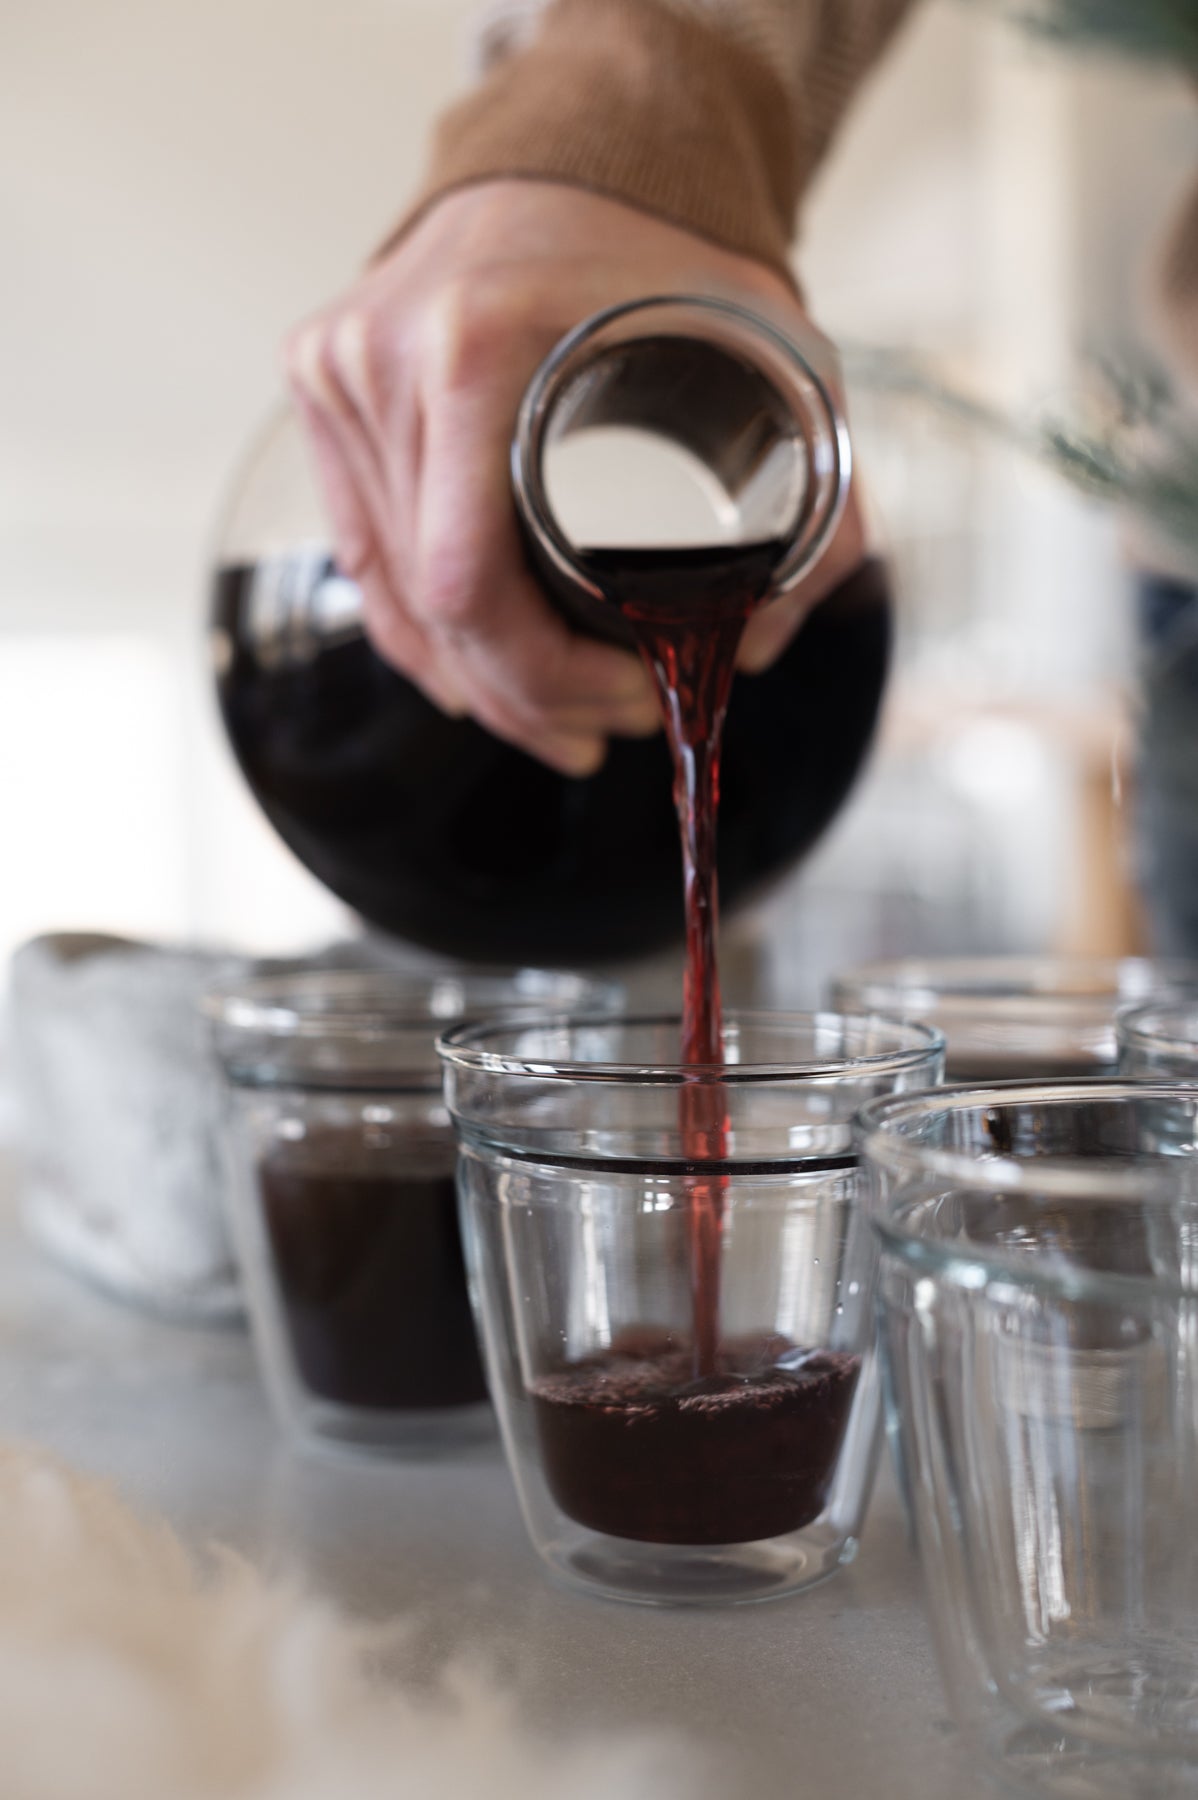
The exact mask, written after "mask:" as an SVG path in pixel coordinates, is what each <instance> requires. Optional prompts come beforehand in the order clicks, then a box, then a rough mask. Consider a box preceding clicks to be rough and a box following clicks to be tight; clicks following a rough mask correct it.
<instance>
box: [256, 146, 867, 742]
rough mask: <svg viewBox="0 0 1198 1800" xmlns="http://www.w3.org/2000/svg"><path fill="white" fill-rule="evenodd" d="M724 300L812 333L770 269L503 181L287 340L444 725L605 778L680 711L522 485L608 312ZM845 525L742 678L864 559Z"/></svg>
mask: <svg viewBox="0 0 1198 1800" xmlns="http://www.w3.org/2000/svg"><path fill="white" fill-rule="evenodd" d="M711 292H716V293H719V294H722V295H724V296H726V297H731V298H737V299H741V300H742V301H743V302H744V304H746V305H747V306H750V307H752V306H754V305H757V306H758V307H759V308H760V307H763V306H764V307H768V308H769V310H770V312H771V314H772V316H773V317H775V318H777V319H780V321H781V322H782V323H783V325H785V323H786V321H787V317H788V315H789V316H790V317H792V318H793V321H794V324H795V326H796V327H799V328H802V329H806V330H809V329H810V324H809V321H808V320H807V318H806V315H805V314H804V312H803V310H802V308H801V306H800V304H799V302H798V300H797V298H796V297H795V295H794V293H793V291H792V290H791V289H790V288H789V287H788V285H787V284H786V282H785V281H784V280H783V278H782V277H781V276H780V275H778V274H776V273H775V272H774V271H772V270H770V269H768V268H767V267H765V265H763V264H760V263H757V262H753V261H750V260H748V259H746V258H744V257H741V256H737V255H733V254H732V253H731V252H729V251H725V250H721V249H719V248H718V247H716V246H715V245H712V244H709V243H707V242H706V241H705V240H703V239H701V238H699V237H696V236H695V235H693V234H692V233H690V232H688V231H683V230H680V229H679V228H678V227H676V226H673V225H669V224H665V223H663V222H662V221H661V220H658V219H655V218H652V217H650V216H649V215H648V214H645V213H642V212H640V211H638V210H636V209H634V208H632V207H628V206H624V205H622V204H620V203H619V202H618V201H614V200H608V199H604V198H602V197H600V196H598V195H595V194H589V193H587V192H585V191H584V190H582V189H579V188H574V187H569V186H565V185H563V184H560V183H554V182H541V181H535V182H534V181H512V180H508V181H492V182H486V183H484V184H481V185H479V186H476V187H471V188H467V189H462V190H460V191H458V192H456V193H452V194H450V195H448V196H446V198H444V199H443V200H440V201H439V202H438V203H437V204H436V205H435V206H434V207H433V208H432V210H431V211H430V212H429V213H428V214H427V215H426V216H425V217H424V218H423V219H421V220H420V221H419V222H418V223H417V225H416V226H415V227H414V228H413V229H412V230H411V231H410V232H409V233H408V234H407V235H406V236H405V237H404V238H403V239H402V240H401V241H400V243H399V244H398V245H397V247H396V248H395V249H394V250H392V251H391V252H389V253H388V254H387V255H386V256H385V257H384V258H383V259H382V260H381V261H380V262H378V263H377V264H376V265H375V266H374V267H373V268H371V269H370V270H369V271H368V272H367V273H366V274H365V275H363V276H362V277H361V278H360V279H359V280H358V281H357V282H356V283H355V284H354V286H353V287H352V288H351V289H350V290H349V292H348V293H347V294H345V295H344V296H343V297H342V298H341V299H339V300H337V301H335V302H334V303H333V304H332V305H331V306H328V307H326V308H325V309H324V310H323V311H322V312H320V313H319V314H317V315H316V316H315V317H314V318H313V319H311V320H309V321H308V322H307V323H305V324H304V325H302V326H300V327H299V328H298V329H297V330H296V331H295V332H294V333H293V334H292V336H291V338H290V340H289V343H288V346H287V366H288V373H289V376H290V379H291V384H292V388H293V391H294V394H295V398H296V401H297V403H298V406H299V409H300V412H301V415H302V418H303V420H304V423H305V425H306V428H307V432H308V435H309V438H310V441H311V445H312V448H313V451H314V453H315V458H316V463H317V469H318V473H319V476H320V481H321V485H322V487H323V490H324V495H325V500H326V503H327V505H328V508H329V514H330V519H331V523H332V529H333V547H334V551H335V554H336V557H337V561H338V563H339V564H340V566H341V568H342V569H343V570H344V571H345V573H346V574H347V575H349V576H350V577H351V578H352V579H354V580H356V581H357V582H358V583H359V585H360V587H361V590H362V595H363V604H364V609H365V622H366V629H367V631H368V633H369V635H370V638H371V640H372V642H373V643H374V645H375V647H376V649H377V650H378V651H379V653H380V654H381V655H382V656H384V657H385V658H386V659H387V660H388V661H389V662H391V663H393V664H394V665H395V667H396V668H398V669H400V670H402V671H403V673H404V674H405V675H407V676H408V677H409V678H410V679H411V680H413V681H415V682H416V683H417V684H418V685H419V686H420V687H421V688H422V689H423V690H424V691H425V693H426V694H428V695H429V697H430V698H431V699H432V700H433V701H434V702H435V703H436V704H437V705H438V706H440V707H441V708H442V709H443V710H444V711H445V712H448V713H451V714H466V713H469V714H471V715H473V717H475V718H476V719H477V720H478V721H479V722H480V723H481V724H482V725H484V726H486V727H487V729H488V730H490V731H492V732H494V733H496V734H497V735H498V736H499V737H502V738H505V739H507V740H508V741H509V742H510V743H513V744H517V745H519V746H520V747H521V748H522V749H525V750H527V751H529V752H531V753H532V754H533V755H534V756H538V757H540V758H541V759H542V760H543V761H544V762H546V763H548V764H550V765H551V766H552V767H554V768H556V769H560V770H562V771H564V772H565V773H567V774H571V775H585V774H590V773H591V772H592V771H593V770H594V769H596V768H597V767H598V766H599V764H600V763H601V761H602V759H603V755H604V750H605V745H606V740H607V737H608V736H609V735H610V734H612V733H617V734H647V733H650V732H652V731H654V730H656V729H657V726H658V723H659V719H658V713H657V706H656V702H655V699H654V696H653V692H652V688H651V684H650V681H649V678H648V675H647V673H646V671H645V669H644V668H643V666H642V664H641V663H640V661H639V659H638V658H637V657H636V656H634V655H633V654H631V653H629V652H625V651H623V650H620V649H618V648H614V647H612V646H610V645H607V644H600V643H596V642H593V641H592V640H591V639H589V638H586V637H582V636H580V635H579V634H577V633H576V632H574V631H572V630H571V629H570V627H569V626H568V625H566V624H565V622H564V621H563V620H562V619H561V618H560V617H559V615H558V614H557V612H556V611H555V610H554V609H553V608H552V607H551V606H550V604H549V603H548V601H547V600H546V599H545V597H544V595H543V594H542V593H541V591H540V589H539V587H538V586H537V584H536V582H535V580H534V579H533V577H532V576H531V575H530V573H529V571H528V569H527V567H526V565H525V561H524V556H523V551H522V548H521V543H520V537H519V532H518V528H517V525H516V519H515V513H514V510H513V505H512V498H511V493H510V488H509V476H508V446H509V442H510V439H511V435H512V429H513V426H514V423H515V418H516V412H517V410H518V407H519V404H520V399H521V396H522V395H523V392H524V389H525V387H526V386H527V384H528V381H529V379H530V377H531V376H532V374H533V372H534V370H535V369H536V368H537V365H538V364H539V363H540V362H541V361H542V359H543V358H544V356H545V355H546V353H547V352H548V351H549V350H550V349H552V347H553V345H554V344H555V343H556V342H557V340H558V339H559V338H560V337H561V336H562V335H563V333H564V332H566V331H568V330H570V329H571V328H572V327H573V326H575V325H577V324H579V323H580V322H581V321H582V320H583V319H584V318H586V317H587V316H588V315H589V314H591V313H594V312H598V311H599V310H600V309H601V308H603V307H606V306H611V305H614V304H616V303H618V302H620V301H623V300H631V299H637V298H641V297H644V296H647V295H650V294H654V293H711ZM846 527H847V528H846V529H842V532H841V535H840V539H839V541H838V542H837V543H836V544H834V545H833V546H832V547H831V549H830V550H829V552H828V555H827V556H826V557H825V558H824V560H823V562H822V563H821V564H820V565H819V568H818V569H817V570H816V571H815V572H814V576H813V581H812V583H808V584H804V588H803V589H802V590H801V592H800V593H799V594H797V595H792V596H788V597H787V598H786V599H784V600H779V601H777V602H775V603H773V604H771V605H769V606H766V607H764V608H762V609H761V611H760V612H759V613H758V614H757V615H756V616H755V617H754V618H753V619H752V620H751V621H750V625H749V628H748V630H747V631H746V634H745V638H744V642H743V645H742V652H741V665H742V667H744V668H745V669H748V670H756V669H761V668H764V667H766V666H767V665H768V663H770V662H772V661H773V659H774V657H776V656H777V655H778V654H779V653H780V651H781V650H782V649H783V647H784V646H785V644H786V643H787V642H788V641H789V639H790V637H791V636H792V635H793V634H794V632H795V630H797V628H798V625H799V623H800V622H801V619H802V617H803V616H804V614H805V613H806V612H807V610H808V609H809V608H810V607H811V606H812V605H813V604H814V603H815V601H816V600H817V599H818V598H820V596H821V595H822V594H823V593H824V592H826V591H827V589H828V588H829V587H830V586H831V585H832V583H833V582H834V581H835V580H836V579H837V578H838V577H839V575H841V574H843V573H845V572H846V570H847V569H848V568H850V567H851V566H852V565H853V563H854V562H855V561H856V560H859V556H860V547H859V527H858V523H857V521H856V519H855V518H854V517H850V518H849V519H848V520H847V521H846ZM816 584H818V585H816Z"/></svg>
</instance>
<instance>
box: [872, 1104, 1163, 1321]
mask: <svg viewBox="0 0 1198 1800" xmlns="http://www.w3.org/2000/svg"><path fill="white" fill-rule="evenodd" d="M1122 1099H1135V1100H1154V1099H1155V1100H1169V1101H1181V1102H1183V1103H1185V1104H1186V1105H1188V1106H1190V1107H1191V1108H1192V1109H1193V1114H1194V1120H1195V1125H1196V1127H1198V1086H1191V1085H1189V1084H1188V1083H1184V1082H1175V1081H1161V1082H1153V1081H1133V1080H1122V1079H1111V1080H1094V1079H1090V1080H1085V1079H1082V1080H1072V1079H1065V1080H1049V1081H996V1082H993V1083H990V1084H988V1085H987V1086H985V1087H976V1086H972V1085H961V1086H955V1087H943V1088H936V1089H931V1090H929V1091H928V1092H926V1093H922V1094H914V1093H913V1094H895V1095H889V1094H888V1095H884V1096H882V1097H881V1098H879V1099H877V1100H872V1101H870V1102H868V1104H867V1105H865V1106H863V1107H862V1108H861V1110H860V1111H859V1112H858V1114H857V1119H856V1125H855V1131H854V1136H855V1139H856V1146H857V1151H858V1154H859V1155H860V1156H861V1157H862V1159H863V1160H864V1161H866V1162H868V1163H872V1164H874V1165H875V1166H878V1167H882V1168H885V1169H886V1171H887V1173H889V1174H891V1175H896V1176H899V1177H902V1176H924V1177H931V1178H932V1179H934V1180H936V1181H941V1180H943V1181H944V1182H945V1183H946V1185H948V1186H951V1187H953V1188H956V1189H958V1190H960V1191H963V1192H967V1193H986V1194H996V1195H1004V1196H1009V1195H1020V1194H1022V1195H1024V1196H1025V1197H1027V1198H1029V1199H1030V1198H1033V1197H1034V1198H1035V1199H1037V1200H1040V1199H1043V1200H1046V1201H1050V1202H1052V1201H1055V1202H1058V1203H1059V1202H1061V1201H1071V1200H1072V1201H1078V1202H1081V1203H1083V1204H1086V1203H1089V1204H1093V1203H1094V1202H1096V1201H1097V1202H1102V1203H1119V1202H1123V1203H1126V1202H1134V1203H1135V1204H1136V1205H1138V1206H1144V1205H1149V1206H1151V1205H1155V1204H1160V1203H1167V1202H1172V1201H1174V1200H1175V1199H1176V1197H1177V1183H1178V1177H1179V1174H1180V1173H1181V1172H1182V1171H1183V1170H1185V1169H1187V1168H1189V1167H1191V1166H1194V1164H1195V1159H1194V1158H1191V1157H1188V1156H1178V1155H1174V1156H1170V1155H1167V1154H1164V1153H1161V1154H1159V1155H1156V1156H1147V1157H1145V1158H1143V1159H1140V1158H1136V1159H1134V1160H1131V1161H1129V1163H1128V1165H1127V1166H1125V1167H1122V1168H1116V1167H1109V1166H1108V1167H1106V1168H1096V1167H1095V1166H1094V1164H1095V1163H1096V1162H1097V1161H1098V1160H1099V1159H1098V1158H1097V1157H1096V1158H1088V1157H1076V1156H1075V1157H1069V1156H1060V1157H1055V1158H1052V1157H1044V1158H1038V1157H1019V1156H1004V1155H1001V1154H998V1155H995V1156H994V1157H992V1158H991V1157H986V1158H979V1157H976V1156H969V1155H965V1154H963V1153H961V1152H959V1151H945V1150H940V1149H938V1148H936V1147H935V1146H928V1145H922V1144H914V1143H912V1142H911V1140H910V1139H909V1138H907V1137H905V1136H903V1135H901V1134H900V1131H899V1130H898V1129H897V1126H898V1125H899V1124H901V1123H902V1122H904V1121H905V1120H907V1119H913V1118H916V1117H918V1116H920V1115H921V1114H922V1115H923V1116H925V1117H926V1116H927V1115H928V1114H930V1113H932V1112H934V1111H936V1110H937V1108H939V1109H940V1110H941V1111H945V1112H951V1111H959V1112H964V1111H967V1110H969V1109H970V1108H971V1107H977V1108H983V1107H993V1106H994V1105H995V1104H999V1105H1001V1104H1003V1103H1007V1104H1011V1103H1031V1102H1035V1101H1037V1100H1038V1101H1041V1102H1048V1103H1049V1104H1051V1103H1052V1102H1053V1101H1059V1102H1062V1103H1071V1104H1073V1105H1077V1104H1079V1103H1083V1104H1084V1103H1086V1102H1110V1101H1112V1100H1122ZM872 1223H873V1227H874V1230H875V1231H876V1232H877V1234H878V1236H879V1238H880V1239H881V1240H882V1244H883V1246H884V1248H885V1249H886V1250H887V1251H888V1252H889V1253H891V1254H893V1255H895V1256H897V1257H899V1258H900V1259H901V1260H902V1261H904V1262H906V1263H908V1264H910V1265H911V1266H913V1267H915V1268H918V1269H922V1270H924V1271H925V1272H927V1273H931V1274H938V1275H949V1276H951V1277H953V1278H954V1279H955V1280H956V1281H957V1282H958V1283H959V1284H960V1285H962V1286H966V1287H986V1286H989V1285H990V1283H991V1282H993V1281H1000V1282H1006V1283H1008V1284H1011V1285H1013V1286H1016V1287H1021V1288H1029V1289H1033V1290H1036V1291H1039V1292H1045V1293H1054V1294H1063V1293H1067V1294H1069V1295H1070V1296H1073V1297H1075V1298H1081V1299H1104V1298H1105V1299H1112V1298H1114V1299H1118V1298H1119V1297H1124V1298H1126V1297H1127V1296H1128V1295H1129V1294H1131V1293H1137V1294H1145V1293H1153V1294H1164V1293H1174V1294H1177V1295H1184V1294H1192V1293H1193V1292H1194V1283H1192V1282H1186V1281H1181V1280H1179V1281H1171V1280H1170V1279H1169V1278H1168V1277H1164V1276H1160V1275H1141V1274H1123V1273H1121V1272H1118V1271H1115V1270H1106V1269H1087V1268H1083V1267H1081V1266H1080V1265H1078V1264H1076V1263H1073V1262H1070V1261H1069V1260H1068V1258H1067V1257H1066V1256H1065V1255H1064V1254H1063V1253H1061V1252H1059V1251H1052V1250H1048V1251H1045V1253H1044V1254H1043V1255H1042V1256H1038V1257H1037V1258H1036V1259H1035V1261H1034V1262H1033V1261H1031V1260H1029V1259H1028V1258H1027V1257H1026V1256H1024V1255H1019V1254H1017V1253H1012V1252H1011V1251H1010V1250H1009V1249H1005V1248H999V1249H995V1248H993V1247H991V1246H988V1245H986V1244H983V1243H978V1242H977V1241H975V1240H974V1239H971V1238H954V1239H952V1240H941V1239H937V1238H931V1237H928V1236H926V1235H925V1234H924V1233H922V1232H919V1231H915V1230H907V1229H904V1227H903V1223H902V1220H901V1217H900V1216H896V1214H895V1213H894V1212H893V1211H885V1212H878V1211H875V1212H874V1213H873V1218H872Z"/></svg>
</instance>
